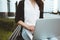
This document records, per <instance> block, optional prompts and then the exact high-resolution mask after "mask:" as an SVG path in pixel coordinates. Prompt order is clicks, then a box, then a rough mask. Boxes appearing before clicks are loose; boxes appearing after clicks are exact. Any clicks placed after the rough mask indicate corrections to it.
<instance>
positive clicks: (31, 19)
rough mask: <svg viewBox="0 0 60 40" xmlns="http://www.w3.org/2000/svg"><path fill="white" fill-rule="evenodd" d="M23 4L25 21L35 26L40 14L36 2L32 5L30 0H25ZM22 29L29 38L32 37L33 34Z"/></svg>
mask: <svg viewBox="0 0 60 40" xmlns="http://www.w3.org/2000/svg"><path fill="white" fill-rule="evenodd" d="M24 5H25V6H24V16H25V23H26V24H28V25H34V26H35V23H36V20H37V19H39V15H40V11H39V7H38V5H37V3H35V6H33V5H32V4H31V2H30V0H25V2H24ZM23 30H24V31H25V33H26V34H27V35H28V36H29V37H30V39H32V38H33V35H32V33H31V32H30V31H28V30H26V29H23ZM22 34H23V33H22Z"/></svg>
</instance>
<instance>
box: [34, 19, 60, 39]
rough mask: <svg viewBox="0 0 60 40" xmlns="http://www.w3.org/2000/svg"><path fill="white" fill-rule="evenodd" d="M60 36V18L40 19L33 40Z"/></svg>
mask: <svg viewBox="0 0 60 40" xmlns="http://www.w3.org/2000/svg"><path fill="white" fill-rule="evenodd" d="M58 36H60V18H52V19H38V20H37V21H36V26H35V31H34V36H33V40H40V39H44V38H52V37H58Z"/></svg>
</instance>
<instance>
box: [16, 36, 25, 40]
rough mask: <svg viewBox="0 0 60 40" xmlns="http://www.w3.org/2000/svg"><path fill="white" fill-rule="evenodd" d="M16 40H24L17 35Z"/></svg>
mask: <svg viewBox="0 0 60 40" xmlns="http://www.w3.org/2000/svg"><path fill="white" fill-rule="evenodd" d="M16 40H24V39H23V37H22V35H18V36H17V38H16Z"/></svg>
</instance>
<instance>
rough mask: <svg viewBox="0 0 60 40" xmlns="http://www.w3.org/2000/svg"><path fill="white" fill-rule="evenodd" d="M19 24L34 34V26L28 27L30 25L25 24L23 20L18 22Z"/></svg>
mask: <svg viewBox="0 0 60 40" xmlns="http://www.w3.org/2000/svg"><path fill="white" fill-rule="evenodd" d="M17 24H18V25H21V26H22V27H23V28H25V29H27V30H29V31H31V32H34V25H28V24H26V23H24V22H23V21H22V20H20V21H18V23H17Z"/></svg>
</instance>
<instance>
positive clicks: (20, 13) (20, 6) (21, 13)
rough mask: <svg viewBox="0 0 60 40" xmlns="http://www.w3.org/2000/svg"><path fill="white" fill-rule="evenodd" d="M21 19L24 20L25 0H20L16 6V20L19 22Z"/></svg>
mask: <svg viewBox="0 0 60 40" xmlns="http://www.w3.org/2000/svg"><path fill="white" fill-rule="evenodd" d="M19 20H22V21H24V1H20V2H19V4H18V6H17V8H16V16H15V22H16V23H17V22H18V21H19Z"/></svg>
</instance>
